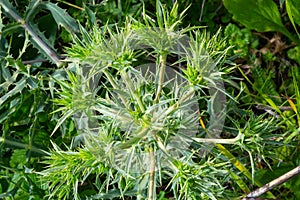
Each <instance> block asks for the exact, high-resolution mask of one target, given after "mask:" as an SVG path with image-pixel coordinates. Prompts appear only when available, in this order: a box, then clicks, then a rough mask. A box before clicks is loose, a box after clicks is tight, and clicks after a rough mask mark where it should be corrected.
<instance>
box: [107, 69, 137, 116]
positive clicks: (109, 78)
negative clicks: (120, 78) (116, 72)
mask: <svg viewBox="0 0 300 200" xmlns="http://www.w3.org/2000/svg"><path fill="white" fill-rule="evenodd" d="M103 73H104V75H105V76H106V78H107V79H108V81H109V83H110V84H111V85H112V87H113V88H114V89H116V90H120V87H119V86H118V85H117V84H116V82H115V80H114V79H113V77H112V76H111V74H110V73H109V72H108V71H107V70H106V69H104V70H103ZM118 97H119V98H120V99H121V101H122V102H123V104H124V106H126V108H127V109H128V110H132V109H131V108H130V107H129V106H128V104H127V103H126V100H125V99H124V97H123V96H122V95H119V94H118Z"/></svg>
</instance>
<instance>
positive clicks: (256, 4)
mask: <svg viewBox="0 0 300 200" xmlns="http://www.w3.org/2000/svg"><path fill="white" fill-rule="evenodd" d="M224 5H225V7H226V8H227V10H228V11H229V12H230V13H232V14H233V18H234V19H235V20H236V21H238V22H240V23H242V24H243V25H245V26H246V27H247V28H249V29H254V30H256V31H259V32H267V31H279V32H281V33H283V34H285V35H287V36H288V35H289V36H290V33H289V32H288V30H287V29H286V28H285V27H284V25H283V24H282V21H281V16H280V13H279V11H278V8H277V6H276V4H275V3H274V1H273V0H224ZM289 36H288V37H289Z"/></svg>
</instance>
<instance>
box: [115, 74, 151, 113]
mask: <svg viewBox="0 0 300 200" xmlns="http://www.w3.org/2000/svg"><path fill="white" fill-rule="evenodd" d="M120 73H121V76H122V78H123V79H124V80H125V82H126V84H127V86H128V87H129V90H130V93H131V94H132V96H133V98H134V100H136V102H137V104H138V106H139V108H140V110H141V111H142V112H143V113H144V112H145V110H146V109H145V107H144V104H143V103H142V101H141V98H140V97H139V96H138V95H137V94H136V92H135V88H134V85H133V83H132V81H131V79H130V78H129V76H128V74H127V73H126V71H124V70H122V71H121V72H120Z"/></svg>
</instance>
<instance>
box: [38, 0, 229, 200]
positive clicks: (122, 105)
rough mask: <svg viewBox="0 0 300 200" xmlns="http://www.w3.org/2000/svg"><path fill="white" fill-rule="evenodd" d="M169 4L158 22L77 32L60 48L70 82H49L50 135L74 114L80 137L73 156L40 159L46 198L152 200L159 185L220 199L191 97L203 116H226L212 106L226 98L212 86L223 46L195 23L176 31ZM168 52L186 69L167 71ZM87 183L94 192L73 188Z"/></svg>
mask: <svg viewBox="0 0 300 200" xmlns="http://www.w3.org/2000/svg"><path fill="white" fill-rule="evenodd" d="M177 7H178V6H177V3H176V4H175V5H174V7H173V9H172V10H171V12H170V13H168V12H167V11H166V9H165V8H163V6H162V5H161V4H160V3H159V1H158V2H157V13H158V14H157V24H156V23H155V21H154V20H153V19H151V18H150V17H149V16H146V14H145V12H144V22H139V21H136V20H133V19H131V20H128V21H127V22H126V23H125V24H124V27H109V26H105V27H103V28H101V29H99V28H94V29H93V30H92V31H91V32H90V33H89V32H88V31H86V30H84V28H81V30H82V31H81V33H82V37H81V38H76V37H75V38H74V45H73V46H72V47H71V48H69V49H67V52H68V55H69V61H71V64H69V67H68V69H66V70H67V71H69V72H68V78H69V81H67V80H56V83H58V84H59V85H60V86H61V89H60V90H58V91H57V98H56V99H55V100H54V102H55V103H56V104H57V105H58V106H60V107H59V109H58V111H59V112H62V117H61V119H60V120H59V122H58V125H57V127H56V128H55V130H54V131H56V130H57V129H58V128H59V126H60V125H61V124H62V123H63V122H64V120H65V119H66V118H68V117H73V120H74V121H75V122H76V124H77V129H78V133H79V135H78V136H76V138H75V140H74V143H73V147H77V148H78V150H76V151H75V150H73V149H71V148H69V149H68V150H67V151H62V150H61V149H58V148H55V151H53V152H51V154H50V155H49V157H48V159H47V161H45V163H47V164H48V165H49V168H48V169H46V170H44V171H43V172H41V173H40V174H41V175H42V176H41V180H42V181H43V182H48V183H49V186H50V187H49V188H50V191H49V197H51V198H55V197H59V198H62V199H68V198H75V199H80V198H83V197H87V196H90V197H92V198H96V199H97V198H114V197H122V198H125V196H132V197H137V199H145V198H148V199H157V198H158V194H159V192H158V189H159V190H161V189H160V188H162V187H167V188H169V189H170V190H171V191H172V192H173V194H171V195H172V196H174V197H176V198H178V199H187V198H192V199H199V198H211V199H217V197H218V196H220V195H221V194H222V191H223V187H222V186H221V184H220V183H219V180H220V178H219V175H221V174H223V173H225V171H224V170H220V169H218V168H219V167H221V166H222V165H223V164H220V163H216V160H215V159H211V160H209V161H204V160H202V158H201V156H200V155H199V150H193V148H192V143H193V142H196V141H197V140H196V138H197V134H198V133H199V130H200V125H199V117H200V116H199V113H201V112H203V111H201V110H199V108H198V103H199V101H201V102H202V103H204V104H206V102H210V105H208V107H209V109H208V113H210V114H211V115H215V114H218V117H221V118H222V117H224V107H222V106H220V105H218V107H217V109H219V110H221V112H220V113H218V112H216V111H214V109H213V108H214V106H215V104H216V101H215V100H217V99H218V95H220V94H224V93H225V91H224V90H222V89H218V87H219V86H220V82H219V81H220V79H221V73H220V72H218V69H217V65H219V64H221V61H222V58H223V56H224V54H225V52H226V48H223V47H224V41H223V40H219V39H218V36H213V37H208V36H206V35H205V36H204V37H202V36H201V33H200V32H199V30H196V29H197V28H195V27H193V28H188V29H179V28H178V25H179V24H180V21H181V18H182V17H183V13H182V14H179V15H178V13H177ZM156 26H158V27H156ZM177 29H179V31H177ZM193 29H194V32H191V31H192V30H193ZM184 33H190V36H189V37H188V36H187V35H185V34H184ZM220 46H222V48H219V47H220ZM170 55H179V57H180V59H179V60H178V61H177V62H174V63H173V64H177V63H179V62H182V63H186V65H187V66H186V67H185V69H183V70H182V71H183V72H182V73H181V72H176V73H175V74H176V75H175V76H173V77H168V75H169V74H168V72H167V69H171V68H170V66H167V61H168V56H170ZM144 57H146V58H147V57H151V58H152V59H153V58H154V59H155V63H152V64H151V63H149V60H151V59H148V61H147V62H145V63H144V64H143V65H141V66H137V63H138V62H137V61H139V60H145V59H141V58H144ZM146 60H147V59H146ZM139 65H140V64H139ZM223 100H224V99H223ZM219 103H220V104H222V103H224V102H219ZM215 119H217V117H216V116H215ZM221 122H222V120H221V121H218V123H219V124H220V123H221ZM212 126H215V124H213V123H212ZM217 128H220V127H214V128H213V129H211V130H216V129H217ZM213 136H214V135H210V137H213ZM200 146H201V145H200ZM195 160H198V161H195ZM201 160H202V161H201ZM199 161H201V162H199ZM78 164H79V165H80V166H77V165H78ZM65 166H68V167H65ZM81 166H85V168H89V169H83V168H82V167H81ZM99 166H104V167H100V168H101V170H100V169H99ZM68 174H69V175H70V174H72V175H70V176H69V175H68ZM53 176H55V177H58V178H57V179H56V181H53ZM59 177H62V178H59ZM93 177H94V187H96V189H94V191H97V193H96V194H95V193H93V194H85V193H80V192H79V190H80V185H83V184H85V182H86V181H87V180H89V179H92V178H93ZM58 180H61V181H60V182H58ZM166 181H168V183H167V184H166ZM68 186H69V187H68Z"/></svg>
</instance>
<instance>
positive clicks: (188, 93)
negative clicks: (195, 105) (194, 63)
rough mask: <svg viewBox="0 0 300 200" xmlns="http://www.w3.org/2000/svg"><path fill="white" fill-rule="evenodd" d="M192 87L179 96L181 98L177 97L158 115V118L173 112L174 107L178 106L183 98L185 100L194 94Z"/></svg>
mask: <svg viewBox="0 0 300 200" xmlns="http://www.w3.org/2000/svg"><path fill="white" fill-rule="evenodd" d="M194 93H195V92H194V88H190V89H189V90H188V91H187V92H186V93H185V95H183V96H182V97H181V99H179V100H178V101H177V102H176V103H175V104H173V105H172V106H171V107H169V108H168V109H167V110H166V112H164V113H163V115H162V116H160V118H163V117H164V116H167V115H169V114H170V113H171V112H173V111H174V110H175V109H176V108H178V106H180V104H182V103H183V102H184V101H185V100H187V99H188V98H190V97H191V96H192V95H194Z"/></svg>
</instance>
